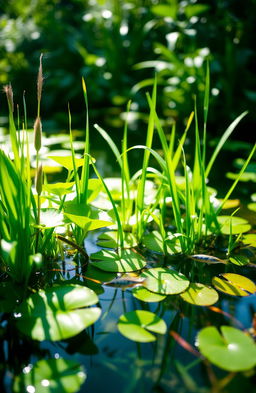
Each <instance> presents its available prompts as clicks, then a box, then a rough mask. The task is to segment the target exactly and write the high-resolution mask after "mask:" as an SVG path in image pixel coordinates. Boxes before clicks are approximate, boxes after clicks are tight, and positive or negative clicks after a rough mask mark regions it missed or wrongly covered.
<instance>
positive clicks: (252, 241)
mask: <svg viewBox="0 0 256 393" xmlns="http://www.w3.org/2000/svg"><path fill="white" fill-rule="evenodd" d="M242 241H243V243H244V244H246V245H248V246H252V247H256V233H248V234H247V235H244V236H243V238H242Z"/></svg>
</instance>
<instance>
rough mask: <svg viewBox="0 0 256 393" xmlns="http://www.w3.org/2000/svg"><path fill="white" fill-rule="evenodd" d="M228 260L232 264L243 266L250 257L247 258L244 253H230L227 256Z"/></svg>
mask: <svg viewBox="0 0 256 393" xmlns="http://www.w3.org/2000/svg"><path fill="white" fill-rule="evenodd" d="M229 261H230V262H231V263H233V264H234V265H238V266H244V265H248V263H249V262H250V258H248V257H247V256H245V255H232V256H231V257H230V258H229Z"/></svg>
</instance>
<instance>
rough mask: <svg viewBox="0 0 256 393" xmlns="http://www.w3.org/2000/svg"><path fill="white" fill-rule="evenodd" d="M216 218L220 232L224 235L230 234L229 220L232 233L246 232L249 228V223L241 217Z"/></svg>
mask: <svg viewBox="0 0 256 393" xmlns="http://www.w3.org/2000/svg"><path fill="white" fill-rule="evenodd" d="M217 219H218V223H219V224H220V226H221V233H223V234H224V235H229V234H230V220H231V226H232V235H238V234H240V233H244V232H248V231H249V230H250V229H251V225H250V224H249V223H248V221H247V220H245V219H244V218H241V217H230V216H219V217H218V218H217Z"/></svg>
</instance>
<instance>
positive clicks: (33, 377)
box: [13, 358, 86, 393]
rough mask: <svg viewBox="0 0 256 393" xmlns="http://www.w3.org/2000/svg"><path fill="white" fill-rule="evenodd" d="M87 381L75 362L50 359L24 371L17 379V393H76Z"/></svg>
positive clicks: (15, 386)
mask: <svg viewBox="0 0 256 393" xmlns="http://www.w3.org/2000/svg"><path fill="white" fill-rule="evenodd" d="M85 379H86V374H85V371H84V369H83V367H82V366H81V365H80V364H79V363H76V362H74V361H73V360H65V359H61V358H60V359H48V360H39V361H38V362H37V363H36V364H34V365H29V366H27V367H25V368H24V369H23V372H22V374H20V375H19V376H18V377H16V378H15V381H14V386H13V391H14V392H15V393H20V392H21V391H24V392H38V393H59V392H60V391H61V392H62V393H75V392H77V391H78V390H79V389H80V387H81V385H82V384H83V383H84V381H85Z"/></svg>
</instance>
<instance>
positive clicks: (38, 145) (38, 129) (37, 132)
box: [34, 117, 42, 153]
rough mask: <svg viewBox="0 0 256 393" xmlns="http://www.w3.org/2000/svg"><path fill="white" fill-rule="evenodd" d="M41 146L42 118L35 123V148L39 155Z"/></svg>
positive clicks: (38, 118)
mask: <svg viewBox="0 0 256 393" xmlns="http://www.w3.org/2000/svg"><path fill="white" fill-rule="evenodd" d="M41 145H42V123H41V120H40V117H37V118H36V121H35V123H34V146H35V149H36V151H37V153H38V152H39V150H40V149H41Z"/></svg>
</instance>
